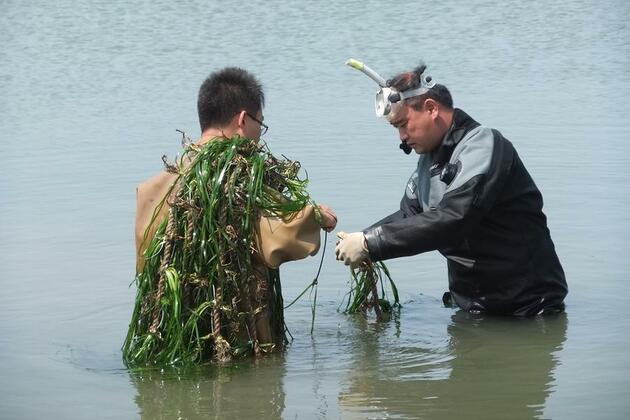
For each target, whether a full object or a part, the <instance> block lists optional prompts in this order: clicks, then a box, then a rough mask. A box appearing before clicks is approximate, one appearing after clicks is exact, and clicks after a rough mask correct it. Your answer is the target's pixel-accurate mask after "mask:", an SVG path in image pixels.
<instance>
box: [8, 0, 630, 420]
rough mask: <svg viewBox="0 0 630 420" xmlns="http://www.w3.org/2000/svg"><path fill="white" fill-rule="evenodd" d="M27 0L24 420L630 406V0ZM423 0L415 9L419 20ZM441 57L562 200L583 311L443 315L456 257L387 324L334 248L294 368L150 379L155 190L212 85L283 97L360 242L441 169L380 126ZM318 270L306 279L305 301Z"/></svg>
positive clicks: (14, 81) (22, 115) (327, 193)
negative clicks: (138, 261) (147, 286)
mask: <svg viewBox="0 0 630 420" xmlns="http://www.w3.org/2000/svg"><path fill="white" fill-rule="evenodd" d="M384 9H385V8H384V6H383V5H382V4H381V3H380V2H375V1H362V2H359V1H355V2H316V3H312V4H310V3H309V4H306V3H301V2H292V1H284V2H248V3H247V4H241V5H239V6H238V7H236V6H235V5H229V4H224V3H219V2H216V3H215V2H213V3H212V4H209V5H208V4H205V2H195V1H191V2H187V4H186V5H185V6H179V5H177V4H176V3H173V2H165V1H154V2H144V3H142V4H136V5H133V6H132V5H131V4H128V3H126V2H87V1H78V2H67V1H60V2H56V3H54V4H53V3H41V4H36V3H34V2H29V3H19V2H16V1H11V0H9V1H6V2H4V3H3V5H2V10H3V12H2V13H0V41H2V45H3V48H2V51H0V126H1V127H2V132H1V134H0V156H2V157H3V164H2V171H0V197H1V199H0V233H1V237H2V240H1V241H0V255H2V257H0V258H1V260H0V287H1V290H2V304H0V369H1V372H0V418H3V419H4V418H7V419H13V418H20V419H30V418H33V419H34V418H43V417H45V418H55V419H75V418H76V419H84V418H94V419H107V418H112V419H113V418H115V419H119V418H146V419H152V418H188V419H197V418H251V417H254V416H257V417H260V418H278V417H282V418H287V419H289V418H291V419H293V418H366V417H370V418H385V417H387V418H427V419H436V418H437V419H439V418H445V419H446V418H449V419H450V418H454V417H456V416H457V417H460V416H466V417H468V418H497V419H504V418H517V419H518V418H523V419H533V418H554V419H575V418H599V419H616V418H627V417H628V415H629V414H630V401H629V400H628V398H627V395H626V394H627V392H626V391H623V390H624V389H626V390H627V389H628V387H629V386H630V379H628V378H629V377H630V375H629V374H630V359H629V358H628V357H627V348H628V345H629V344H630V336H629V335H628V333H627V331H628V330H629V328H630V316H629V315H630V311H629V310H628V307H627V304H626V302H625V300H626V299H625V297H626V296H627V295H628V294H629V293H630V285H629V283H628V282H627V272H628V271H629V269H630V263H629V262H628V261H629V260H628V258H627V255H626V254H627V251H628V237H630V216H629V214H630V213H629V212H628V211H627V209H628V208H630V194H628V193H629V192H630V191H629V188H628V180H629V179H630V177H629V175H630V169H629V168H630V158H629V157H628V152H630V146H628V143H627V140H628V138H629V137H630V122H629V120H628V117H627V115H628V112H629V111H630V106H629V105H630V103H629V101H628V99H627V98H628V97H629V95H630V73H629V72H628V70H627V69H628V68H629V65H630V29H629V27H628V22H629V21H630V19H629V18H630V6H628V4H627V3H626V2H623V1H615V0H608V1H601V2H589V1H569V2H566V1H563V2H560V1H550V2H546V3H545V5H544V7H542V6H541V5H539V6H532V5H531V4H530V3H526V2H516V1H511V0H510V1H507V2H503V3H501V5H498V3H496V2H485V1H477V2H464V1H452V2H443V3H438V4H430V5H429V4H424V3H423V4H418V5H417V6H410V5H407V6H405V9H404V10H403V6H402V5H401V6H396V7H394V6H390V7H389V8H388V10H384ZM407 10H409V11H408V12H407ZM349 57H356V58H359V59H362V60H364V61H365V62H366V63H368V64H369V65H371V66H372V67H373V68H375V69H377V70H378V71H380V72H382V73H384V74H385V75H386V76H391V75H392V74H394V73H396V72H398V71H402V70H405V69H407V68H409V67H411V66H413V65H415V64H416V63H417V62H418V61H419V60H420V59H421V58H422V59H424V60H425V61H426V62H427V63H428V64H429V65H430V70H431V73H432V74H433V76H434V77H435V78H436V79H437V80H439V81H441V82H443V83H445V84H446V85H447V86H449V88H450V89H451V91H452V93H453V95H454V98H455V102H456V105H457V106H459V107H461V108H463V109H464V110H466V111H467V112H468V113H470V114H471V115H472V116H473V117H474V118H475V119H477V120H478V121H480V122H482V123H483V124H486V125H488V126H492V127H496V128H498V129H499V130H501V131H502V133H503V134H504V135H505V136H506V137H507V138H509V139H510V140H511V141H512V142H513V143H514V145H515V146H516V148H517V149H518V151H519V154H520V156H521V158H522V159H523V161H524V162H525V164H526V166H527V168H528V169H529V171H530V173H531V174H532V176H533V177H534V179H535V180H536V182H537V184H538V186H539V188H540V189H541V191H542V192H543V195H544V198H545V213H546V214H547V216H548V220H549V227H550V229H551V232H552V237H553V239H554V242H555V244H556V248H557V251H558V254H559V256H560V259H561V261H562V263H563V266H564V269H565V272H566V274H567V279H568V283H569V288H570V292H569V296H568V298H567V301H566V302H567V311H566V314H564V315H562V316H559V317H552V318H546V319H532V320H513V319H503V318H492V317H482V318H473V317H470V316H467V315H466V314H463V313H459V312H456V311H454V310H452V309H447V308H443V307H442V305H441V300H440V298H441V294H442V292H443V291H444V290H445V289H446V287H447V280H446V269H445V262H444V260H443V258H442V257H441V256H440V255H438V254H437V253H430V254H427V255H420V256H415V257H410V258H404V259H400V260H396V261H392V262H390V263H388V266H389V267H390V270H391V271H392V275H393V276H394V278H395V280H396V282H397V284H398V287H399V290H400V293H401V298H402V300H403V308H402V310H401V311H400V314H399V315H398V316H396V317H394V318H393V319H392V320H391V321H389V322H387V323H385V324H375V323H374V322H371V321H368V322H366V321H362V320H361V319H355V318H351V317H346V316H344V315H342V314H340V313H339V312H338V311H337V308H338V305H339V303H340V302H341V300H342V298H343V295H344V293H345V292H346V291H347V289H348V286H347V281H348V279H349V275H348V273H347V271H346V270H345V269H344V267H343V266H342V265H340V264H338V263H336V262H335V261H334V259H333V258H332V256H331V255H332V253H331V252H330V250H331V248H332V246H333V244H334V239H333V237H332V236H329V238H328V255H327V256H326V257H325V261H324V268H323V272H322V276H321V279H320V287H319V296H318V306H317V318H316V323H315V331H314V334H313V335H312V336H311V335H310V334H309V331H310V320H311V318H310V316H311V315H310V308H309V302H308V300H306V299H305V300H303V301H301V302H299V303H298V304H296V305H295V306H294V307H292V308H291V309H289V310H288V311H287V313H286V319H287V323H288V326H289V328H290V330H291V333H292V334H293V337H294V341H293V343H292V345H291V346H290V348H289V349H288V351H287V352H286V354H283V355H278V356H274V357H269V358H265V359H262V360H257V361H246V362H241V363H237V364H232V365H229V366H226V367H219V368H217V367H215V368H199V369H191V370H186V371H176V370H168V371H164V372H156V371H150V372H142V373H137V372H136V373H132V372H129V371H127V370H126V369H125V368H124V366H123V364H122V362H121V353H120V346H121V344H122V341H123V339H124V335H125V333H126V330H127V323H128V322H129V317H130V314H131V310H132V305H133V298H134V289H133V288H129V287H128V285H129V284H130V283H131V281H132V278H133V269H134V249H133V217H134V211H135V201H134V200H135V192H134V188H135V185H136V184H137V183H139V182H140V181H142V180H143V179H145V178H147V177H149V176H150V175H152V174H153V173H155V172H157V171H159V170H160V169H161V165H162V164H161V161H160V156H162V154H169V155H171V156H172V155H174V154H175V153H176V152H177V151H178V145H179V137H178V134H177V133H176V132H175V129H176V128H179V129H184V130H186V131H187V132H189V133H191V135H192V136H195V135H198V128H197V122H196V106H195V104H196V93H197V89H198V87H199V85H200V83H201V82H202V81H203V79H204V78H205V77H206V76H207V75H208V74H209V73H210V72H211V71H212V70H216V69H218V68H220V67H222V66H225V65H240V66H243V67H245V68H247V69H249V70H251V71H252V72H253V73H254V74H256V75H257V76H258V77H259V78H260V79H261V80H262V82H263V84H264V85H265V88H266V92H267V107H266V109H265V120H266V122H267V123H268V124H269V126H270V127H271V128H270V131H269V133H268V134H267V136H266V140H267V141H268V143H269V145H270V147H271V149H272V150H273V151H274V152H275V153H278V154H279V153H283V154H285V155H287V156H289V157H291V158H295V159H299V160H300V161H301V162H302V164H303V166H304V168H306V169H307V171H308V175H309V177H310V179H311V184H310V185H311V192H312V195H313V196H314V198H315V199H316V200H318V201H319V202H324V203H328V204H330V205H331V206H332V207H333V208H334V209H335V210H336V211H337V214H338V216H339V220H340V222H339V228H340V229H342V230H345V231H354V230H358V229H361V228H363V227H365V226H367V225H369V224H371V223H373V222H374V221H375V220H377V219H379V218H380V217H382V216H384V215H385V214H388V213H390V212H392V211H393V210H395V208H396V206H397V205H398V201H399V199H400V196H401V195H402V192H403V187H404V184H405V182H406V180H407V177H408V176H409V174H410V173H411V172H412V170H413V167H414V164H415V159H414V158H413V157H407V156H404V155H403V154H402V153H400V152H399V151H398V150H397V142H398V140H397V136H396V133H395V132H394V131H393V130H392V129H391V128H390V127H388V126H387V125H386V124H383V122H381V121H378V120H376V119H375V118H373V109H372V97H373V93H374V91H375V89H374V88H375V86H374V85H373V84H372V82H371V81H369V80H368V79H367V78H365V77H364V76H362V75H360V74H359V73H357V72H355V71H353V70H351V69H349V68H347V67H345V66H344V65H343V63H344V61H345V60H346V59H347V58H349ZM317 265H318V259H317V258H312V259H310V260H306V261H301V262H296V263H291V264H288V265H286V266H285V267H283V270H282V276H283V289H284V292H285V299H286V300H287V301H289V300H291V299H292V298H293V297H295V296H296V295H297V294H298V293H299V292H300V291H301V290H302V289H303V288H304V287H305V286H306V285H307V284H308V283H310V281H311V279H312V277H313V275H314V274H315V272H316V269H317Z"/></svg>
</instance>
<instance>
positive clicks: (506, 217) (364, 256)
mask: <svg viewBox="0 0 630 420" xmlns="http://www.w3.org/2000/svg"><path fill="white" fill-rule="evenodd" d="M425 69H426V66H424V65H422V66H420V67H418V68H416V69H415V70H413V71H411V72H406V73H402V74H400V75H398V76H396V77H395V78H393V79H392V80H390V81H389V82H388V83H387V88H386V89H385V99H382V98H381V100H382V101H384V102H383V103H382V104H381V105H382V106H381V112H382V114H384V116H386V117H387V119H388V120H389V122H390V123H391V124H392V125H393V126H394V127H396V128H397V129H398V132H399V134H400V139H401V141H402V144H401V148H402V149H403V150H405V151H406V152H407V153H409V152H410V151H411V150H413V151H415V152H416V153H417V154H418V155H419V160H418V166H417V168H416V170H415V171H414V173H413V174H412V176H411V178H410V179H409V182H408V183H407V186H406V188H405V194H404V196H403V198H402V200H401V203H400V210H398V211H397V212H395V213H393V214H391V215H389V216H387V217H385V218H384V219H382V220H380V221H379V222H377V223H375V224H374V225H372V226H370V227H368V228H366V229H364V230H363V231H362V232H354V233H344V232H340V233H339V234H338V236H339V238H340V241H339V242H338V244H337V248H336V250H335V251H336V254H337V259H339V260H342V261H344V263H345V264H346V265H350V266H352V267H357V266H358V265H360V264H361V263H362V262H363V261H364V260H368V259H369V260H371V261H381V260H387V259H390V258H397V257H403V256H409V255H415V254H419V253H422V252H426V251H431V250H438V251H440V253H442V255H444V256H445V257H446V258H447V261H448V277H449V290H450V293H446V294H445V296H444V301H445V303H454V304H456V305H458V306H459V307H461V308H463V309H464V310H467V311H472V312H490V313H497V314H513V315H519V316H531V315H537V314H540V313H547V312H558V311H562V310H563V309H564V303H563V300H564V297H565V296H566V294H567V290H568V289H567V283H566V280H565V277H564V272H563V270H562V266H561V265H560V261H559V260H558V256H557V255H556V251H555V248H554V245H553V242H552V240H551V236H550V234H549V229H548V228H547V219H546V217H545V215H544V214H543V212H542V206H543V200H542V195H541V193H540V191H539V190H538V188H537V187H536V184H535V183H534V181H533V180H532V178H531V176H530V175H529V173H528V172H527V170H526V169H525V166H524V165H523V162H521V160H520V158H519V156H518V154H517V153H516V150H515V149H514V146H513V145H512V143H510V142H509V141H508V140H507V139H506V138H505V137H503V136H502V135H501V133H499V132H498V131H497V130H494V129H491V128H488V127H484V126H482V125H480V124H479V123H478V122H476V121H475V120H473V119H472V118H471V117H470V116H468V115H467V114H466V113H465V112H464V111H462V110H460V109H457V108H453V100H452V97H451V95H450V93H449V91H448V89H447V88H446V87H445V86H443V85H440V84H436V83H435V82H433V81H432V80H431V78H430V76H427V75H426V74H424V72H425ZM381 96H382V95H381ZM377 98H378V97H377ZM383 109H385V111H384V112H383ZM377 112H379V110H378V103H377Z"/></svg>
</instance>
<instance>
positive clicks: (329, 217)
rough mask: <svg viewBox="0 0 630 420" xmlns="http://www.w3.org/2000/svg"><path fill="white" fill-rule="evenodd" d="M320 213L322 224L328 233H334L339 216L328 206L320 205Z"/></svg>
mask: <svg viewBox="0 0 630 420" xmlns="http://www.w3.org/2000/svg"><path fill="white" fill-rule="evenodd" d="M317 207H319V213H320V214H321V215H322V220H321V221H320V224H321V226H322V229H323V230H325V231H326V232H332V231H333V230H334V229H335V227H336V226H337V216H336V215H335V212H334V211H333V210H332V209H331V208H330V207H328V206H327V205H326V204H319V205H318V206H317Z"/></svg>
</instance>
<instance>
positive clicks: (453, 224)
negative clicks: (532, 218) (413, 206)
mask: <svg viewBox="0 0 630 420" xmlns="http://www.w3.org/2000/svg"><path fill="white" fill-rule="evenodd" d="M458 149H459V150H458ZM512 157H513V149H512V148H511V145H510V144H509V142H507V141H503V140H502V139H501V137H500V134H498V133H495V132H493V131H492V130H490V129H487V128H483V129H481V130H479V132H477V133H476V134H474V135H472V136H471V137H470V138H469V139H464V140H462V142H461V143H460V144H459V145H458V148H457V149H456V150H455V152H454V153H453V158H452V159H455V161H456V162H457V165H458V168H459V169H458V173H457V175H456V176H455V178H454V179H453V181H452V182H451V184H450V185H449V186H448V187H447V188H446V190H445V192H444V194H443V196H442V198H441V200H440V202H439V204H438V205H437V206H436V207H435V208H431V209H428V210H425V211H423V212H421V213H418V214H414V215H411V216H409V217H406V218H403V219H399V220H394V221H391V222H389V223H384V224H381V225H379V226H376V227H374V228H368V229H366V231H364V233H365V237H366V242H367V247H368V250H369V253H370V258H371V259H372V260H373V261H381V260H386V259H389V258H396V257H403V256H409V255H415V254H419V253H422V252H426V251H431V250H436V249H442V248H445V247H447V246H452V245H457V244H458V243H460V242H461V241H462V240H463V239H464V238H465V237H466V235H467V233H468V232H469V231H470V229H471V227H474V226H475V225H476V224H477V223H479V221H480V219H481V217H482V216H483V214H484V213H485V212H487V211H488V209H489V208H490V207H491V206H492V203H493V202H494V200H496V197H497V196H498V193H499V192H500V190H501V188H502V186H503V185H504V183H505V179H506V178H507V176H508V173H509V170H510V166H511V164H512Z"/></svg>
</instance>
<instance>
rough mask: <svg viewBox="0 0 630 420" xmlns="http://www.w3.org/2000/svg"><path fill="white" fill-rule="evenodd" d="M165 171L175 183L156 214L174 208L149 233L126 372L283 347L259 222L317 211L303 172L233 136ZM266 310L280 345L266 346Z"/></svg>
mask: <svg viewBox="0 0 630 420" xmlns="http://www.w3.org/2000/svg"><path fill="white" fill-rule="evenodd" d="M165 164H166V166H167V171H169V172H172V173H175V174H176V175H177V181H176V182H175V183H174V186H173V188H172V189H171V192H170V193H169V194H168V195H167V197H165V199H164V200H163V201H162V202H161V203H160V204H159V205H158V208H156V209H155V211H154V213H153V218H154V219H155V218H156V217H157V215H158V213H160V209H161V207H162V206H169V208H170V209H169V211H168V217H167V218H165V220H153V221H152V223H159V227H158V229H157V232H156V233H155V235H153V237H147V234H146V233H145V241H147V243H148V246H147V248H146V251H145V253H144V265H143V267H142V270H141V271H140V272H139V273H138V274H137V275H136V279H135V283H136V286H137V295H136V301H135V307H134V311H133V315H132V319H131V323H130V325H129V331H128V333H127V337H126V340H125V343H124V345H123V359H124V361H125V363H126V364H127V365H129V366H147V365H175V364H188V363H203V362H206V361H210V360H219V361H225V360H230V359H231V358H234V357H239V356H242V355H245V354H254V355H258V354H260V353H264V352H267V351H271V350H273V349H274V348H278V347H281V346H282V345H284V344H285V343H286V335H285V331H286V327H285V324H284V315H283V301H282V291H281V287H280V278H279V272H278V270H277V269H269V268H266V267H264V266H262V264H261V263H260V262H257V260H256V257H255V255H256V254H257V252H258V250H257V249H256V247H257V245H256V238H255V234H256V233H255V226H256V221H257V220H258V218H259V216H260V215H265V216H277V217H282V218H283V219H290V218H291V217H292V215H294V214H296V212H298V211H299V210H301V209H303V208H304V207H305V206H306V205H307V204H308V203H310V202H311V201H310V197H309V195H308V193H307V191H306V184H307V180H302V179H300V178H299V177H298V172H299V170H300V165H299V163H298V162H294V161H290V160H287V159H277V158H276V157H274V156H273V155H272V154H271V152H270V151H269V150H268V149H267V147H266V145H263V144H261V142H260V141H254V140H251V139H247V138H244V137H239V136H235V137H232V138H216V139H213V140H211V141H209V142H207V143H206V144H204V145H202V146H196V145H192V144H188V145H186V146H185V149H184V154H183V157H182V158H181V159H179V160H176V162H175V163H174V164H167V163H166V161H165ZM148 230H149V229H147V232H148ZM260 296H266V297H267V298H266V299H265V302H261V301H260V299H258V300H257V298H256V297H260ZM252 297H253V298H252ZM264 305H268V306H271V308H269V309H270V311H269V312H270V314H271V315H270V324H271V333H272V337H273V340H272V343H266V344H261V343H259V340H258V337H257V336H256V330H257V328H256V320H255V317H256V316H257V315H258V314H259V313H260V312H261V311H263V309H264V308H263V306H264Z"/></svg>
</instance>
